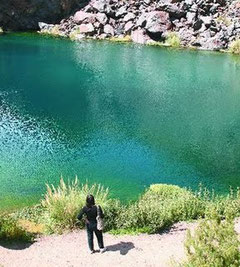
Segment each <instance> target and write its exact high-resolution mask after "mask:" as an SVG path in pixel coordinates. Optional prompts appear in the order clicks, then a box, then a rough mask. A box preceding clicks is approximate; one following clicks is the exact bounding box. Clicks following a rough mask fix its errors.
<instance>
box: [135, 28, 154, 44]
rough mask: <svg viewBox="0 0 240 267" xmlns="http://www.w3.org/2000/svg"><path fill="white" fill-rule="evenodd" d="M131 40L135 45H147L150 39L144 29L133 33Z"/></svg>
mask: <svg viewBox="0 0 240 267" xmlns="http://www.w3.org/2000/svg"><path fill="white" fill-rule="evenodd" d="M131 39H132V41H133V42H134V43H137V44H146V43H147V41H148V40H149V39H150V38H149V37H148V36H147V34H146V33H145V31H144V30H143V29H138V30H135V31H132V33H131Z"/></svg>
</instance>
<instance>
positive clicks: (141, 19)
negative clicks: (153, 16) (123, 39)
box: [136, 13, 147, 27]
mask: <svg viewBox="0 0 240 267" xmlns="http://www.w3.org/2000/svg"><path fill="white" fill-rule="evenodd" d="M146 23H147V20H146V14H145V13H143V14H141V16H140V17H139V18H138V19H137V21H136V25H137V26H140V27H145V26H146Z"/></svg>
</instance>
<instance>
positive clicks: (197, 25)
mask: <svg viewBox="0 0 240 267" xmlns="http://www.w3.org/2000/svg"><path fill="white" fill-rule="evenodd" d="M202 24H203V21H202V20H200V19H198V20H196V21H195V23H194V24H193V29H194V31H198V30H200V29H201V27H202Z"/></svg>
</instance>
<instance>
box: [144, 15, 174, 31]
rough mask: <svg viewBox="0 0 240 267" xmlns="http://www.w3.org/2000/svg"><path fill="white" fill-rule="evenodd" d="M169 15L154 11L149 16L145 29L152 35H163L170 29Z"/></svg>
mask: <svg viewBox="0 0 240 267" xmlns="http://www.w3.org/2000/svg"><path fill="white" fill-rule="evenodd" d="M170 25H171V23H170V20H169V14H168V13H167V12H164V11H152V12H150V13H149V14H147V18H146V26H145V29H146V30H147V31H149V32H151V33H163V32H165V31H167V30H168V29H169V28H170Z"/></svg>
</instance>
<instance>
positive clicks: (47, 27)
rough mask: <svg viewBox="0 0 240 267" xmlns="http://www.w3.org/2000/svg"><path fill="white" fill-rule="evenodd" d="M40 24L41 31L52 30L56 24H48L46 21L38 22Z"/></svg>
mask: <svg viewBox="0 0 240 267" xmlns="http://www.w3.org/2000/svg"><path fill="white" fill-rule="evenodd" d="M38 26H39V28H40V31H50V30H51V29H52V28H53V27H54V24H48V23H45V22H38Z"/></svg>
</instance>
